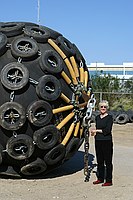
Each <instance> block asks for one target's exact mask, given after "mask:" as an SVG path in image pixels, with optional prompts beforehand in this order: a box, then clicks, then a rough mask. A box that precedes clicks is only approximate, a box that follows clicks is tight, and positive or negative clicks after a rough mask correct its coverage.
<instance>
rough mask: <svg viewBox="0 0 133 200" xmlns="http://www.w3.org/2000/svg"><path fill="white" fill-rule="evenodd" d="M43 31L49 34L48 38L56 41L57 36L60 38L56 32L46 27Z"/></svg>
mask: <svg viewBox="0 0 133 200" xmlns="http://www.w3.org/2000/svg"><path fill="white" fill-rule="evenodd" d="M44 29H45V30H46V31H47V32H49V34H50V38H52V39H54V40H56V38H58V37H59V36H62V34H61V33H59V32H57V31H53V30H52V29H51V28H48V27H46V26H44Z"/></svg>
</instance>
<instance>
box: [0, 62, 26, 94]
mask: <svg viewBox="0 0 133 200" xmlns="http://www.w3.org/2000/svg"><path fill="white" fill-rule="evenodd" d="M28 81H29V71H28V69H27V68H26V67H25V66H24V65H23V64H22V63H15V62H13V63H8V64H7V65H5V66H4V67H3V69H2V70H1V82H2V84H3V85H4V86H5V87H6V88H7V89H9V90H19V89H22V88H23V87H24V86H25V85H26V84H27V83H28Z"/></svg>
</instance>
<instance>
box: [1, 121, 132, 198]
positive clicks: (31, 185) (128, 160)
mask: <svg viewBox="0 0 133 200" xmlns="http://www.w3.org/2000/svg"><path fill="white" fill-rule="evenodd" d="M113 138H114V156H113V163H114V170H113V177H114V178H113V186H110V187H102V186H101V185H93V184H92V182H93V181H94V180H95V179H96V167H94V168H93V169H92V171H91V174H90V180H89V182H84V174H83V167H84V166H83V156H84V152H83V150H84V145H82V146H81V148H80V149H79V151H78V152H77V153H76V154H75V156H73V157H72V158H71V159H70V160H69V161H67V162H66V163H64V165H63V166H60V167H59V168H57V169H55V170H54V171H53V172H52V173H51V174H49V175H47V177H45V178H44V177H42V178H41V179H29V180H28V179H4V178H1V179H0V200H27V199H28V200H52V199H60V200H68V199H69V200H82V199H91V200H95V199H99V200H104V199H106V200H114V199H116V200H132V199H133V170H132V169H133V123H128V124H125V125H116V124H114V126H113ZM89 162H90V164H91V165H92V164H93V166H95V164H96V160H95V151H94V139H93V137H91V138H90V150H89Z"/></svg>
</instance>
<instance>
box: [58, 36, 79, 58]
mask: <svg viewBox="0 0 133 200" xmlns="http://www.w3.org/2000/svg"><path fill="white" fill-rule="evenodd" d="M56 42H57V44H58V45H59V47H60V48H61V50H62V51H63V52H64V53H65V55H66V56H67V57H70V56H74V55H75V51H74V49H73V44H72V43H71V42H70V41H69V40H68V39H66V38H65V37H63V36H59V37H58V38H57V40H56Z"/></svg>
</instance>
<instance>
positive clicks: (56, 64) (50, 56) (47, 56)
mask: <svg viewBox="0 0 133 200" xmlns="http://www.w3.org/2000/svg"><path fill="white" fill-rule="evenodd" d="M39 64H40V67H41V69H42V70H43V71H44V72H49V73H51V74H57V73H60V72H61V71H62V70H63V60H62V58H61V57H60V56H59V54H58V53H57V52H56V51H54V50H47V51H44V53H43V54H42V55H41V57H40V60H39Z"/></svg>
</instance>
